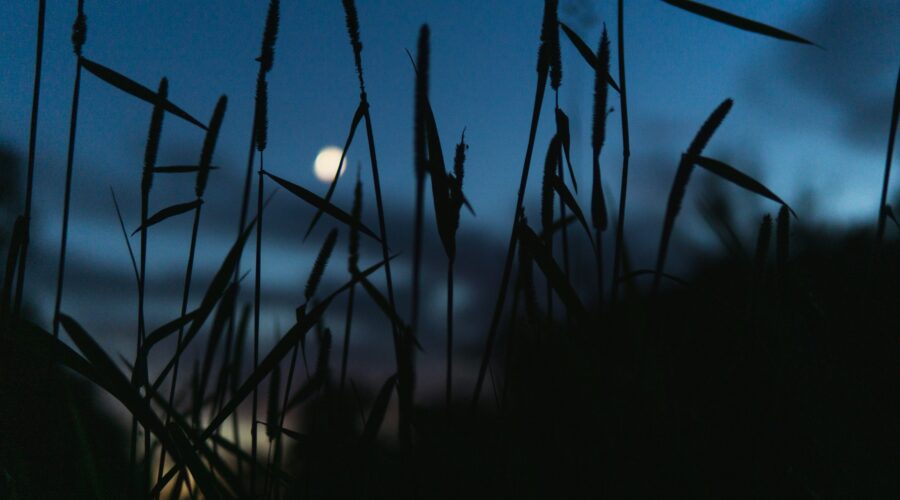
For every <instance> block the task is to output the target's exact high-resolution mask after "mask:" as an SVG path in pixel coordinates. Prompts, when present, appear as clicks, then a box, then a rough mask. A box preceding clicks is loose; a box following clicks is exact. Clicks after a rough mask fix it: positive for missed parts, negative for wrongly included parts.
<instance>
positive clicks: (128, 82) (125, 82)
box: [80, 56, 206, 130]
mask: <svg viewBox="0 0 900 500" xmlns="http://www.w3.org/2000/svg"><path fill="white" fill-rule="evenodd" d="M80 60H81V65H82V66H83V67H84V69H86V70H88V71H90V72H91V73H93V75H94V76H96V77H97V78H100V79H101V80H103V81H105V82H106V83H108V84H110V85H112V86H113V87H116V88H118V89H119V90H122V91H124V92H126V93H128V94H131V95H133V96H134V97H137V98H138V99H140V100H142V101H146V102H148V103H150V104H156V102H157V101H158V98H157V94H156V92H153V91H152V90H150V89H148V88H147V87H145V86H143V85H141V84H140V83H138V82H136V81H134V80H132V79H130V78H128V77H127V76H124V75H122V74H121V73H118V72H116V71H114V70H112V69H110V68H107V67H106V66H103V65H102V64H98V63H96V62H94V61H91V60H90V59H88V58H86V57H83V56H82V57H80ZM162 106H163V108H164V109H165V110H166V111H168V112H169V113H172V114H173V115H175V116H177V117H179V118H182V119H184V120H187V121H188V122H190V123H193V124H194V125H196V126H198V127H200V128H202V129H203V130H206V125H204V124H202V123H200V122H199V121H198V120H197V119H196V118H194V117H193V116H191V115H189V114H188V113H187V112H186V111H184V110H183V109H181V108H179V107H178V106H176V105H175V104H173V103H172V102H171V101H169V100H168V99H167V100H166V101H164V102H163V103H162Z"/></svg>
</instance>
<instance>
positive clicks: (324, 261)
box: [303, 229, 337, 302]
mask: <svg viewBox="0 0 900 500" xmlns="http://www.w3.org/2000/svg"><path fill="white" fill-rule="evenodd" d="M336 242H337V229H332V230H331V231H330V232H329V233H328V236H327V237H326V238H325V243H323V244H322V249H321V250H319V255H318V257H316V262H315V263H314V264H313V268H312V271H311V272H310V273H309V279H308V280H306V288H305V289H304V290H303V295H304V297H305V298H306V301H307V302H309V301H310V299H312V297H313V295H315V294H316V289H317V288H318V287H319V283H320V282H321V281H322V275H323V274H325V266H327V265H328V259H330V258H331V252H332V250H334V244H335V243H336Z"/></svg>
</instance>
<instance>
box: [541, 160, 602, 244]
mask: <svg viewBox="0 0 900 500" xmlns="http://www.w3.org/2000/svg"><path fill="white" fill-rule="evenodd" d="M550 186H551V187H552V188H553V190H554V191H556V194H557V196H559V198H560V199H561V200H562V201H563V203H565V205H566V206H567V207H568V208H569V210H571V211H572V216H574V217H575V219H576V220H578V222H579V223H580V224H581V227H583V228H584V232H585V234H586V235H587V237H588V239H589V240H591V245H593V244H594V238H593V236H591V229H590V227H588V222H587V219H586V218H585V216H584V212H582V211H581V207H580V206H579V205H578V200H576V199H575V196H574V195H573V194H572V192H571V191H569V188H568V187H566V183H565V182H564V181H563V180H562V178H560V177H559V176H557V175H554V176H552V177H551V178H550ZM562 226H563V224H559V223H558V222H554V223H553V224H551V225H550V226H549V227H548V228H547V230H549V232H550V233H553V232H554V229H555V228H556V227H562ZM542 238H547V236H546V235H544V236H542Z"/></svg>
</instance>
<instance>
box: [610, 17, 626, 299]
mask: <svg viewBox="0 0 900 500" xmlns="http://www.w3.org/2000/svg"><path fill="white" fill-rule="evenodd" d="M617 24H618V47H617V49H618V63H619V108H620V110H619V114H620V116H621V119H622V180H621V187H620V190H619V212H618V214H617V217H616V246H615V250H614V251H613V269H612V299H611V301H612V304H613V305H615V303H616V300H617V299H618V297H619V279H618V277H619V269H621V267H622V252H623V251H624V240H625V201H626V197H627V195H628V161H629V159H630V158H631V140H630V138H629V133H628V92H627V91H626V88H627V86H626V85H625V21H624V5H623V0H619V6H618V20H617Z"/></svg>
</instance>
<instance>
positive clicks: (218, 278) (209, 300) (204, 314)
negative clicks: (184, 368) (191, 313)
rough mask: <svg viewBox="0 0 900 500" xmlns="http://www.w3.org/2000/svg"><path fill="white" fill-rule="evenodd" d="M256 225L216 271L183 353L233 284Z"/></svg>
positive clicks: (165, 370) (250, 226)
mask: <svg viewBox="0 0 900 500" xmlns="http://www.w3.org/2000/svg"><path fill="white" fill-rule="evenodd" d="M255 225H256V219H253V220H252V221H250V224H248V225H247V227H246V228H245V229H244V232H243V233H242V234H241V235H240V236H239V237H238V239H237V241H235V242H234V245H232V247H231V250H229V251H228V255H226V256H225V260H223V261H222V265H221V266H220V267H219V270H218V271H216V274H215V275H214V276H213V279H212V281H211V282H210V284H209V287H208V288H207V289H206V294H205V295H204V296H203V300H202V301H201V302H200V306H199V307H198V308H197V317H196V318H195V319H194V321H192V322H191V327H190V328H189V329H188V331H187V333H186V334H185V336H184V339H183V342H182V345H181V352H183V351H184V350H185V349H186V348H187V346H188V344H189V343H190V340H191V339H193V338H194V336H196V334H197V332H198V331H199V330H200V327H201V326H203V323H204V322H205V321H206V319H207V318H208V317H209V315H210V313H211V312H212V310H213V307H215V305H216V303H217V302H218V301H219V299H220V298H221V297H222V296H223V295H224V294H225V292H226V290H227V288H228V287H229V285H230V284H231V278H232V276H233V275H234V272H235V267H236V266H237V263H238V260H239V259H240V256H241V253H242V252H243V249H244V244H245V243H246V242H247V238H248V237H249V236H250V233H251V232H252V230H253V227H254V226H255ZM231 286H235V287H236V286H237V283H233V284H231ZM175 359H177V356H175V357H173V358H172V359H171V360H170V361H169V362H168V364H167V365H166V366H165V368H163V370H162V372H160V374H159V376H158V377H157V378H156V381H155V382H154V383H153V388H154V389H158V388H159V385H160V384H161V383H162V381H163V380H164V379H165V377H166V375H168V373H169V370H171V369H172V367H173V366H174V365H175Z"/></svg>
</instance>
